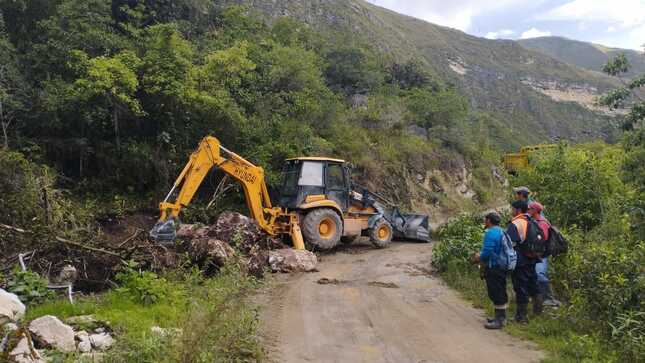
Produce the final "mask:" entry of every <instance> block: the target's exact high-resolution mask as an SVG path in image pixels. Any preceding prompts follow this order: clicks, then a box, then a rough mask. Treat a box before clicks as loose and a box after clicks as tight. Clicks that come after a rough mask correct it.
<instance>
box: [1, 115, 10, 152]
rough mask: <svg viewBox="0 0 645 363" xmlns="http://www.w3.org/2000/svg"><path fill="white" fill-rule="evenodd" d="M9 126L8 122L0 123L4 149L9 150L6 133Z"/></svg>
mask: <svg viewBox="0 0 645 363" xmlns="http://www.w3.org/2000/svg"><path fill="white" fill-rule="evenodd" d="M8 128H9V124H7V123H5V122H3V123H2V137H3V139H4V143H3V145H4V149H5V150H9V135H7V129H8Z"/></svg>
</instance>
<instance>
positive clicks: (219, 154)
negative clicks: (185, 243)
mask: <svg viewBox="0 0 645 363" xmlns="http://www.w3.org/2000/svg"><path fill="white" fill-rule="evenodd" d="M214 167H217V168H219V169H220V170H222V171H223V172H224V173H226V174H228V175H230V176H231V177H233V178H234V179H236V180H237V181H238V182H239V183H240V184H241V185H242V188H243V189H244V196H245V199H246V204H247V206H248V209H249V213H250V216H251V218H253V219H255V220H256V221H257V222H258V224H259V226H260V228H262V229H263V230H264V231H266V232H267V233H268V234H269V235H272V236H275V235H276V234H279V233H288V234H290V235H291V237H292V239H293V242H294V246H295V247H296V248H298V249H300V248H301V247H302V248H304V243H303V242H302V235H301V232H300V228H299V227H298V221H297V216H292V215H290V214H287V213H285V212H283V211H282V209H281V208H274V207H273V206H272V205H271V199H270V197H269V191H268V189H267V186H266V183H265V181H264V170H263V169H262V168H261V167H259V166H256V165H254V164H252V163H251V162H249V161H247V160H246V159H244V158H243V157H241V156H239V155H237V154H236V153H234V152H232V151H230V150H227V149H226V148H224V147H223V146H222V145H221V144H220V142H219V140H218V139H216V138H215V137H212V136H207V137H205V138H204V139H203V140H202V141H201V142H200V143H199V147H198V148H197V150H195V152H193V153H192V155H191V156H190V158H189V160H188V163H187V164H186V166H185V167H184V169H183V170H182V171H181V173H180V174H179V176H178V177H177V180H175V183H174V184H173V187H172V189H171V190H170V192H169V193H168V195H167V196H166V198H165V199H164V201H163V202H161V203H160V204H159V209H160V212H161V217H160V218H159V223H158V226H159V227H158V228H162V227H161V225H162V224H164V223H165V222H166V221H167V220H168V219H169V218H171V217H178V216H179V213H180V212H181V209H182V208H183V207H185V206H187V205H188V204H190V202H191V200H192V199H193V197H194V195H195V193H196V192H197V189H198V188H199V186H200V185H201V184H202V182H203V181H204V178H205V177H206V175H208V172H209V171H210V170H211V169H212V168H214ZM177 188H181V189H180V190H179V193H178V195H177V198H176V199H175V201H174V202H171V201H169V200H170V198H172V196H173V194H174V193H175V191H176V190H177ZM279 216H289V217H290V221H289V222H288V225H286V226H283V225H279V224H278V223H277V222H276V219H277V218H278V217H279ZM155 227H156V228H157V226H155ZM154 233H155V229H153V232H151V235H154ZM153 237H154V236H153Z"/></svg>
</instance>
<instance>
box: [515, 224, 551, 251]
mask: <svg viewBox="0 0 645 363" xmlns="http://www.w3.org/2000/svg"><path fill="white" fill-rule="evenodd" d="M527 222H528V223H527V224H526V238H525V239H524V242H522V243H521V244H520V252H522V254H524V255H525V256H526V257H529V258H542V257H544V254H545V253H546V252H547V249H546V240H545V238H544V231H542V228H540V225H539V224H538V222H537V221H536V220H535V219H533V218H531V217H527Z"/></svg>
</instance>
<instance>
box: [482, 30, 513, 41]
mask: <svg viewBox="0 0 645 363" xmlns="http://www.w3.org/2000/svg"><path fill="white" fill-rule="evenodd" d="M513 34H515V32H514V31H512V30H511V29H502V30H498V31H496V32H488V33H486V35H485V36H484V38H488V39H499V38H501V37H508V36H511V35H513Z"/></svg>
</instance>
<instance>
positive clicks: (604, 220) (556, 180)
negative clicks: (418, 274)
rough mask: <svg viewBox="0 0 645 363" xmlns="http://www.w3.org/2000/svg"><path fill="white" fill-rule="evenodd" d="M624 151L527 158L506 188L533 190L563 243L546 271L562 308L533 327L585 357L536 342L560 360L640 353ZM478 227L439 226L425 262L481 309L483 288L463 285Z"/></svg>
mask: <svg viewBox="0 0 645 363" xmlns="http://www.w3.org/2000/svg"><path fill="white" fill-rule="evenodd" d="M632 137H634V135H629V136H628V137H627V139H626V143H629V142H630V140H631V139H632ZM627 147H629V146H628V145H627V144H625V145H622V147H621V146H620V145H619V146H610V145H606V144H601V143H596V144H585V145H579V146H575V147H565V146H561V147H560V148H559V149H557V150H555V151H553V152H550V153H544V154H542V155H538V156H536V157H535V158H533V159H532V160H531V163H532V166H533V167H531V168H529V169H527V170H526V171H524V172H522V173H520V174H519V175H518V176H517V177H516V178H514V179H513V181H512V184H513V185H526V186H528V187H529V188H530V189H531V190H532V191H533V197H534V198H536V199H537V200H539V201H540V202H541V203H543V204H544V205H545V214H546V216H547V218H548V219H549V220H550V221H551V222H552V223H553V224H555V225H556V226H559V227H561V228H562V229H563V231H565V235H566V236H567V237H568V239H569V243H570V250H569V252H568V253H567V254H565V255H562V256H558V257H556V258H553V259H552V263H551V266H550V268H551V271H550V274H551V280H552V284H553V285H554V287H555V290H556V292H557V295H558V297H559V298H561V299H562V300H564V301H566V307H564V308H562V309H560V310H559V311H558V313H557V314H556V315H555V317H556V319H558V320H559V322H558V323H557V324H552V323H548V322H542V321H540V322H538V324H540V326H541V327H542V328H543V329H545V330H544V331H547V332H548V334H549V335H551V334H552V335H560V334H561V332H562V331H564V332H568V333H566V334H572V335H574V336H578V338H576V339H581V340H580V343H581V344H582V346H581V347H588V348H589V351H588V352H587V353H582V348H581V349H577V348H575V349H574V347H573V346H569V347H565V346H560V345H555V344H554V346H550V345H551V344H553V342H550V341H549V339H544V337H538V339H537V340H538V341H541V339H542V340H544V343H545V345H547V346H549V349H554V350H555V352H554V353H555V354H556V355H559V356H561V357H563V359H565V358H566V359H569V358H575V359H577V360H582V359H591V360H594V359H596V360H615V359H617V358H616V357H618V356H622V357H623V358H624V359H626V360H627V361H637V360H638V359H639V357H642V356H643V354H645V345H644V344H643V343H644V342H645V338H644V335H643V333H644V332H645V319H644V318H645V315H644V314H643V313H642V312H643V306H642V301H643V296H644V295H645V280H644V279H643V276H645V270H644V266H645V241H643V234H642V230H643V226H642V215H640V214H636V213H634V212H635V211H636V210H637V208H636V207H635V205H637V204H639V203H641V201H640V195H642V194H639V193H638V192H637V191H636V190H637V184H639V183H641V181H640V180H638V179H632V177H633V176H632V174H631V169H630V168H627V163H629V162H630V161H629V160H631V157H632V155H631V153H633V152H634V151H632V152H628V153H626V152H625V148H627ZM626 155H627V156H626ZM628 170H629V171H628ZM480 219H481V218H480ZM481 223H482V222H481V221H479V220H477V219H476V218H474V217H471V216H462V217H460V218H458V219H456V220H454V221H452V222H451V223H449V224H448V225H446V226H445V227H444V228H443V229H442V230H441V231H440V233H439V236H440V239H441V242H440V243H439V244H438V245H437V246H436V247H435V250H434V256H433V263H434V264H435V266H436V267H437V268H438V269H439V270H440V271H441V272H443V273H444V276H446V278H447V279H448V281H449V282H450V283H451V284H452V285H453V286H455V287H457V288H460V289H461V288H463V289H466V290H469V289H473V288H476V289H478V290H480V291H479V293H475V294H474V295H473V296H470V295H469V296H470V297H472V298H475V299H480V300H481V301H482V302H484V301H486V298H485V296H486V295H485V292H484V287H483V283H482V282H480V283H479V286H477V283H475V282H474V281H471V280H473V279H477V273H476V268H475V267H472V266H468V257H469V256H470V255H471V254H472V253H474V252H476V251H478V250H479V249H480V248H481V243H482V238H481V236H482V229H481V228H482V227H481ZM475 281H476V280H475ZM521 331H522V330H521ZM521 331H520V333H521ZM531 331H532V330H529V331H527V330H523V332H524V333H521V334H524V335H526V334H528V335H529V336H531V337H533V334H535V332H537V331H539V329H538V330H535V332H533V333H531ZM585 335H590V336H589V337H588V338H584V336H585ZM602 340H606V341H610V342H611V343H612V344H611V347H612V349H613V350H610V351H607V352H604V353H599V350H598V348H597V347H596V345H597V344H599V343H598V342H599V341H602ZM583 343H584V344H583ZM567 349H568V350H567ZM585 349H586V348H585ZM594 352H596V353H594ZM612 352H613V353H612ZM595 354H600V355H599V356H597V355H595ZM612 354H615V357H613V358H612ZM605 355H606V356H605Z"/></svg>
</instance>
